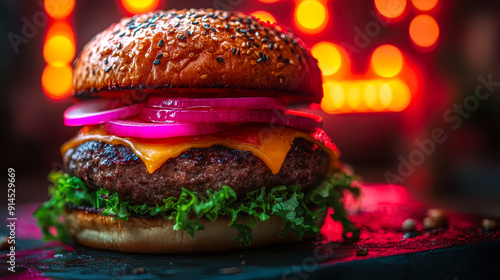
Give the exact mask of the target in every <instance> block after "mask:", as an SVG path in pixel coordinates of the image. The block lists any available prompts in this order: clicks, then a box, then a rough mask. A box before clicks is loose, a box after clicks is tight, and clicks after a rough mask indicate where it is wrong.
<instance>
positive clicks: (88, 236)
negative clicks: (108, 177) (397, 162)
mask: <svg viewBox="0 0 500 280" xmlns="http://www.w3.org/2000/svg"><path fill="white" fill-rule="evenodd" d="M325 217H326V211H325V212H323V213H321V214H320V215H319V219H318V221H316V225H317V226H318V227H321V225H322V224H323V223H324V221H325ZM64 218H65V221H66V227H67V229H68V232H69V233H70V235H71V236H72V237H73V238H74V239H75V240H76V241H78V242H79V243H80V244H82V245H85V246H88V247H93V248H98V249H107V250H117V251H123V252H134V253H156V254H158V253H161V254H175V253H193V252H220V251H227V250H233V249H238V248H244V247H242V246H240V245H239V243H238V242H237V241H236V240H234V238H235V237H236V235H237V234H238V230H237V229H235V228H232V227H229V226H228V223H229V221H230V219H229V218H227V217H223V216H222V217H221V216H219V217H218V218H217V220H216V221H215V222H212V221H210V220H208V219H200V222H201V223H202V224H204V225H205V229H204V230H199V231H196V232H195V234H194V236H191V235H189V233H187V232H186V231H183V230H174V228H173V226H174V224H173V223H172V222H171V221H169V220H165V219H163V218H160V217H155V218H141V217H130V218H129V220H128V221H124V220H115V219H114V217H112V216H102V215H101V214H98V213H88V212H87V213H86V212H85V211H83V210H71V211H65V213H64ZM241 222H242V223H244V224H248V219H247V220H243V221H241ZM282 229H283V221H282V220H281V218H280V217H276V216H271V218H270V219H269V220H267V221H264V222H262V221H257V222H255V227H254V228H252V231H253V242H252V244H251V245H250V246H249V247H260V246H265V245H269V244H276V243H284V242H295V241H297V238H296V237H295V234H294V233H293V232H290V233H288V234H286V235H285V236H283V237H279V234H280V232H281V230H282Z"/></svg>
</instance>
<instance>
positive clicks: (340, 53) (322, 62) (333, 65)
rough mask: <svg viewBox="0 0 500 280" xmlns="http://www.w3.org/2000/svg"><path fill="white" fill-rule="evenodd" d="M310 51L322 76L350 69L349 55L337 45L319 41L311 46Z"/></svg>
mask: <svg viewBox="0 0 500 280" xmlns="http://www.w3.org/2000/svg"><path fill="white" fill-rule="evenodd" d="M311 53H312V55H313V56H314V57H315V58H316V59H317V60H318V63H319V68H320V69H321V72H322V73H323V76H328V75H333V74H337V73H344V72H346V71H350V60H349V57H348V56H347V53H346V52H345V50H344V49H343V48H342V47H340V46H339V45H336V44H333V43H330V42H320V43H318V44H316V45H314V46H313V47H312V49H311Z"/></svg>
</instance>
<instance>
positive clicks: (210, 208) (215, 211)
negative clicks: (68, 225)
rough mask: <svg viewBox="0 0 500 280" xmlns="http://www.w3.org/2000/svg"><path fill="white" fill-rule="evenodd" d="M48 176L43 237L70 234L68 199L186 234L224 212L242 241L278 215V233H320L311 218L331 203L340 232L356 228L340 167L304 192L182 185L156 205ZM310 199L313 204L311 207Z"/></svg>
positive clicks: (349, 180) (41, 212)
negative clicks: (167, 223)
mask: <svg viewBox="0 0 500 280" xmlns="http://www.w3.org/2000/svg"><path fill="white" fill-rule="evenodd" d="M49 181H50V182H51V183H52V185H51V187H50V188H49V192H50V195H51V198H50V200H49V201H47V202H44V203H43V204H42V205H41V206H40V207H39V208H38V209H37V211H36V212H35V213H34V217H35V218H37V220H38V223H39V225H40V228H41V229H42V233H43V234H44V236H45V239H47V240H49V239H59V240H68V239H69V235H68V234H67V232H66V231H65V229H64V225H63V221H62V219H61V214H62V212H63V211H64V208H65V207H66V206H67V205H68V204H74V205H78V206H86V207H95V208H99V209H100V210H101V215H110V216H114V218H115V219H121V220H128V219H129V218H130V217H131V216H133V215H149V216H153V217H154V216H160V217H163V218H164V219H166V220H172V222H173V223H174V229H175V230H184V231H186V232H188V233H189V234H190V235H194V234H195V232H196V231H198V230H203V229H204V228H205V226H204V225H203V224H202V223H201V222H200V218H206V219H209V220H210V221H215V220H217V218H218V217H219V216H225V217H229V218H230V222H229V224H228V226H230V227H233V228H235V229H237V230H238V235H237V236H236V238H235V239H236V240H237V241H239V242H240V243H241V244H243V245H245V246H248V245H250V244H251V243H252V227H254V225H255V222H256V221H266V220H268V219H270V217H271V216H277V217H279V218H281V219H282V221H283V223H284V227H283V229H282V231H281V236H283V235H285V234H287V233H289V232H293V233H295V235H296V236H297V238H298V239H301V238H302V237H303V236H304V235H315V234H318V233H319V228H318V227H317V226H316V225H315V222H316V221H317V220H318V216H319V214H320V213H321V212H323V211H325V210H326V209H328V208H333V210H334V213H333V214H332V218H333V219H334V220H336V221H339V222H341V223H342V225H343V227H344V232H343V236H344V237H345V238H347V237H349V238H351V239H357V238H358V237H359V231H358V229H357V228H356V227H355V225H354V224H353V223H352V222H351V221H350V220H349V219H348V217H347V213H346V211H345V209H344V206H343V203H342V201H343V197H344V191H349V192H351V193H353V194H354V195H355V196H357V195H359V189H358V188H356V187H353V182H354V178H353V176H350V175H347V174H345V173H342V172H335V173H333V174H332V175H331V176H329V177H328V178H327V179H325V180H324V181H323V182H321V183H320V184H319V185H318V186H317V187H315V188H312V189H309V190H307V191H306V192H305V193H304V192H302V191H301V190H300V186H289V187H286V186H279V187H274V188H271V189H268V190H266V188H265V187H262V188H260V189H258V190H255V191H252V192H249V193H247V195H246V196H245V197H238V196H237V195H236V192H235V191H234V190H233V189H232V188H231V187H229V186H222V187H220V188H219V190H207V192H206V193H205V194H202V193H197V192H192V191H189V190H187V189H182V192H181V195H180V197H178V198H176V197H168V198H166V199H164V200H163V203H161V204H156V205H148V204H133V203H131V202H128V201H122V200H120V198H119V196H118V194H117V193H113V194H110V193H109V192H108V191H106V190H104V189H100V190H99V191H97V192H93V191H90V190H89V189H88V188H87V186H86V185H85V183H84V182H83V181H82V180H80V179H79V178H77V177H74V176H71V175H69V174H67V173H63V172H52V173H51V174H50V175H49ZM311 205H316V207H314V208H313V210H311V209H310V207H311ZM308 206H309V207H308ZM246 221H248V222H246ZM51 228H55V230H56V231H57V234H54V233H53V232H51V230H50V229H51ZM349 233H350V234H349Z"/></svg>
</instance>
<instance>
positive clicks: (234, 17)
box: [73, 9, 323, 102]
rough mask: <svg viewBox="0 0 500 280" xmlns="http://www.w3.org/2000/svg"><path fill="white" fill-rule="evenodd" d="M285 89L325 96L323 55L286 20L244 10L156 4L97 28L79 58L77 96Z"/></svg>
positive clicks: (290, 95)
mask: <svg viewBox="0 0 500 280" xmlns="http://www.w3.org/2000/svg"><path fill="white" fill-rule="evenodd" d="M149 94H160V95H166V96H193V97H194V96H197V97H216V96H228V97H239V96H281V97H283V98H284V99H285V100H289V101H290V102H320V101H321V98H322V96H323V90H322V81H321V71H320V70H319V68H318V65H317V61H316V59H315V58H313V57H312V56H311V54H310V52H309V51H308V50H306V49H304V46H303V43H302V41H300V39H298V38H297V37H295V36H294V35H292V34H291V33H290V32H288V31H286V30H284V28H282V27H280V26H276V25H269V24H266V23H262V22H259V21H258V20H256V19H255V18H254V17H252V16H249V15H245V14H242V13H239V12H227V11H218V10H212V9H190V10H181V11H177V10H169V11H155V12H150V13H147V14H142V15H137V16H134V17H132V18H124V19H122V20H121V21H120V22H118V23H116V24H113V25H111V26H110V27H109V28H108V29H106V30H105V31H103V32H101V33H99V34H98V35H96V36H95V37H94V38H93V39H92V40H91V41H90V42H89V43H88V44H87V45H86V46H85V47H84V48H83V50H82V52H81V53H80V55H79V57H78V58H77V59H76V61H75V64H74V77H73V96H75V97H77V98H80V99H84V98H91V97H96V96H100V97H123V96H133V97H134V99H135V100H133V101H136V100H137V99H140V98H145V97H146V96H147V95H149Z"/></svg>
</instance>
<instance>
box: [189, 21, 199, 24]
mask: <svg viewBox="0 0 500 280" xmlns="http://www.w3.org/2000/svg"><path fill="white" fill-rule="evenodd" d="M198 23H200V22H199V21H193V22H191V24H198Z"/></svg>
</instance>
